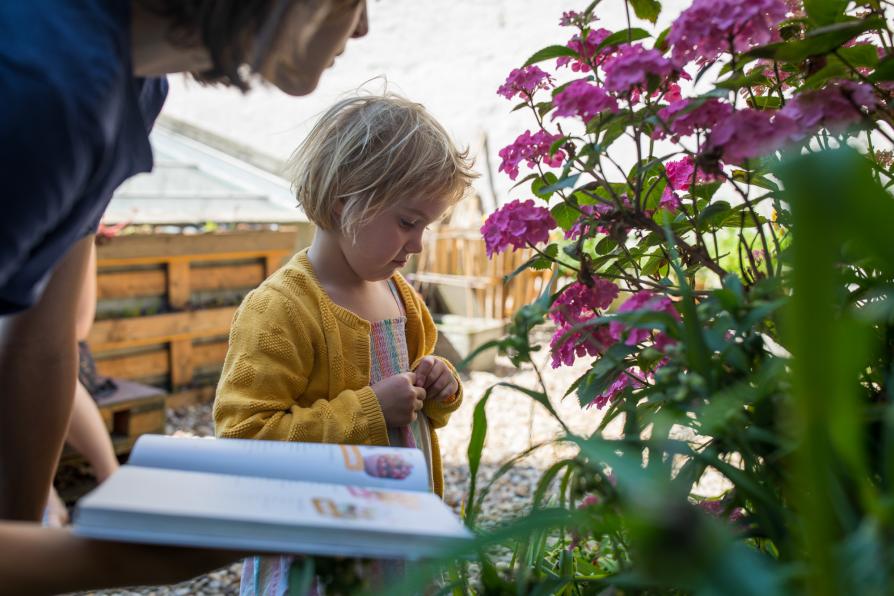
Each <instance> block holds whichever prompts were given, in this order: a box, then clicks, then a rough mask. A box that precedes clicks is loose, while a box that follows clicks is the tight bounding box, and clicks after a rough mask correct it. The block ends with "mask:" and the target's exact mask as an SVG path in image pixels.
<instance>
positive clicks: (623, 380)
mask: <svg viewBox="0 0 894 596" xmlns="http://www.w3.org/2000/svg"><path fill="white" fill-rule="evenodd" d="M628 373H630V374H628ZM638 373H639V371H638V370H637V369H636V368H631V369H629V370H626V371H624V372H622V373H621V374H619V375H618V377H617V378H616V379H615V380H614V381H613V382H612V384H611V385H609V386H608V389H606V390H605V391H603V392H602V393H600V394H599V395H597V396H596V397H595V398H593V401H591V402H590V403H589V404H588V407H589V406H596V409H597V410H601V409H602V408H604V407H605V406H606V405H608V404H609V403H610V402H614V401H615V400H617V399H618V398H619V397H620V396H621V394H622V393H623V392H624V390H625V389H627V388H628V387H633V388H634V389H635V388H638V387H642V385H643V384H642V383H640V382H639V380H637V379H636V378H631V375H637V374H638Z"/></svg>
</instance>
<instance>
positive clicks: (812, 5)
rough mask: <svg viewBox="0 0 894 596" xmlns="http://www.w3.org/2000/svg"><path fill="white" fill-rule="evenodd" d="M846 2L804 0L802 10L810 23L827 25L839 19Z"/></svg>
mask: <svg viewBox="0 0 894 596" xmlns="http://www.w3.org/2000/svg"><path fill="white" fill-rule="evenodd" d="M847 3H848V0H804V10H805V12H807V17H808V18H809V19H810V21H811V22H813V23H816V24H817V25H829V24H831V23H834V22H835V21H837V20H838V19H840V18H841V17H842V16H843V15H844V9H845V8H847Z"/></svg>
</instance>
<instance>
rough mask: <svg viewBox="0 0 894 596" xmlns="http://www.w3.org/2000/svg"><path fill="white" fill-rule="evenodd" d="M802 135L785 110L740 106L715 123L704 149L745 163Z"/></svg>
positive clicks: (732, 160)
mask: <svg viewBox="0 0 894 596" xmlns="http://www.w3.org/2000/svg"><path fill="white" fill-rule="evenodd" d="M799 135H800V130H799V128H798V125H797V123H796V122H795V121H794V120H792V119H791V118H790V117H788V116H786V115H785V114H782V113H779V112H777V113H776V114H775V115H773V114H771V113H770V112H765V111H761V110H753V109H745V110H738V111H736V112H733V113H732V114H730V115H729V116H727V117H726V118H725V119H724V120H721V121H720V123H718V124H717V125H716V126H715V127H714V129H713V130H712V131H711V134H710V135H708V139H707V142H706V143H705V147H704V150H705V153H707V154H717V155H720V156H721V157H722V158H723V159H724V161H727V162H731V163H735V164H742V163H743V162H744V161H745V160H747V159H752V158H755V157H760V156H762V155H767V154H768V153H772V152H774V151H776V150H778V149H780V148H781V147H782V146H783V145H784V144H785V143H786V142H788V141H790V140H795V139H797V138H798V137H799Z"/></svg>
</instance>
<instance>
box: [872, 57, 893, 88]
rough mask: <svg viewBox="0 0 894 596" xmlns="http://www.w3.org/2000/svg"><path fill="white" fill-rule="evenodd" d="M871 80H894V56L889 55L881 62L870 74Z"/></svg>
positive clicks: (874, 81)
mask: <svg viewBox="0 0 894 596" xmlns="http://www.w3.org/2000/svg"><path fill="white" fill-rule="evenodd" d="M869 80H870V81H872V82H873V83H877V82H879V81H894V56H887V57H886V58H885V59H884V60H882V61H881V62H879V65H878V67H877V68H876V69H875V72H873V73H872V74H871V75H869Z"/></svg>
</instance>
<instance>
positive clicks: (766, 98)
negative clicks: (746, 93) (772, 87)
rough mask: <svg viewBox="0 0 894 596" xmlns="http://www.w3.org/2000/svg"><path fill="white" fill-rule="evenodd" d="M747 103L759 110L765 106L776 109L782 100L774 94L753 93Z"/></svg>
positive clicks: (765, 107)
mask: <svg viewBox="0 0 894 596" xmlns="http://www.w3.org/2000/svg"><path fill="white" fill-rule="evenodd" d="M748 104H749V105H750V106H751V107H753V108H757V109H759V110H766V109H767V108H770V109H773V110H777V109H779V108H781V107H782V100H781V99H779V97H778V96H776V95H755V96H754V97H753V98H752V97H749V98H748Z"/></svg>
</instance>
